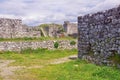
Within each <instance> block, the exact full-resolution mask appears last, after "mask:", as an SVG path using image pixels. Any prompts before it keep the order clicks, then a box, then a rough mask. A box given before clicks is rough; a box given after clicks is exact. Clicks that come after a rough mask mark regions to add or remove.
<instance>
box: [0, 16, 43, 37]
mask: <svg viewBox="0 0 120 80" xmlns="http://www.w3.org/2000/svg"><path fill="white" fill-rule="evenodd" d="M40 36H41V32H40V31H36V30H33V29H32V28H31V27H28V26H27V25H23V24H22V20H19V19H7V18H0V38H21V37H40Z"/></svg>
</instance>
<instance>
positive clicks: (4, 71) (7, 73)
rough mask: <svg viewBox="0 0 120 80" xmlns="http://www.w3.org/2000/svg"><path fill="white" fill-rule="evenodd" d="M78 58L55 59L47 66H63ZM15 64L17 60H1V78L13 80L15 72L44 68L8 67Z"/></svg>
mask: <svg viewBox="0 0 120 80" xmlns="http://www.w3.org/2000/svg"><path fill="white" fill-rule="evenodd" d="M75 58H77V56H76V55H72V56H68V57H64V58H60V59H53V60H51V61H50V62H49V63H46V66H47V65H49V64H61V63H65V62H68V61H70V60H71V59H75ZM13 62H15V60H0V76H1V77H2V78H3V80H13V79H11V76H15V74H14V71H16V70H22V69H32V68H42V67H44V66H42V65H41V66H31V67H26V66H8V65H9V64H10V63H13Z"/></svg>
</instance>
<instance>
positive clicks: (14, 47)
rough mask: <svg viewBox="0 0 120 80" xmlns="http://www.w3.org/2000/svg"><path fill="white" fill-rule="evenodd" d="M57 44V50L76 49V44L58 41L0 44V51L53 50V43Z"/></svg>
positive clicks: (68, 41)
mask: <svg viewBox="0 0 120 80" xmlns="http://www.w3.org/2000/svg"><path fill="white" fill-rule="evenodd" d="M55 42H58V43H59V47H58V48H59V49H73V48H75V49H77V43H76V44H75V45H70V42H71V41H70V40H60V41H52V40H51V41H33V42H29V41H28V42H26V41H24V42H0V51H20V50H22V49H26V48H32V49H37V48H48V49H55V48H54V43H55Z"/></svg>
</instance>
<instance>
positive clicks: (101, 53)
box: [78, 6, 120, 67]
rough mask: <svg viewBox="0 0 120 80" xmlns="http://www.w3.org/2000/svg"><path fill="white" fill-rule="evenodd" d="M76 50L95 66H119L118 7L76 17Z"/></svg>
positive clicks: (81, 56) (119, 20)
mask: <svg viewBox="0 0 120 80" xmlns="http://www.w3.org/2000/svg"><path fill="white" fill-rule="evenodd" d="M78 50H79V54H78V57H79V58H82V59H85V60H88V61H90V62H93V63H95V64H99V65H102V64H105V65H111V64H112V65H117V66H119V65H120V6H119V7H117V8H113V9H109V10H106V11H104V12H98V13H95V14H88V15H85V16H80V17H78ZM116 58H117V60H116ZM119 67H120V66H119Z"/></svg>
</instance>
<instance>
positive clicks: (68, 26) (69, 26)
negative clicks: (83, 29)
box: [63, 21, 78, 36]
mask: <svg viewBox="0 0 120 80" xmlns="http://www.w3.org/2000/svg"><path fill="white" fill-rule="evenodd" d="M63 27H64V31H65V32H66V34H67V35H73V36H77V34H78V27H77V23H70V22H69V21H64V24H63Z"/></svg>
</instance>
